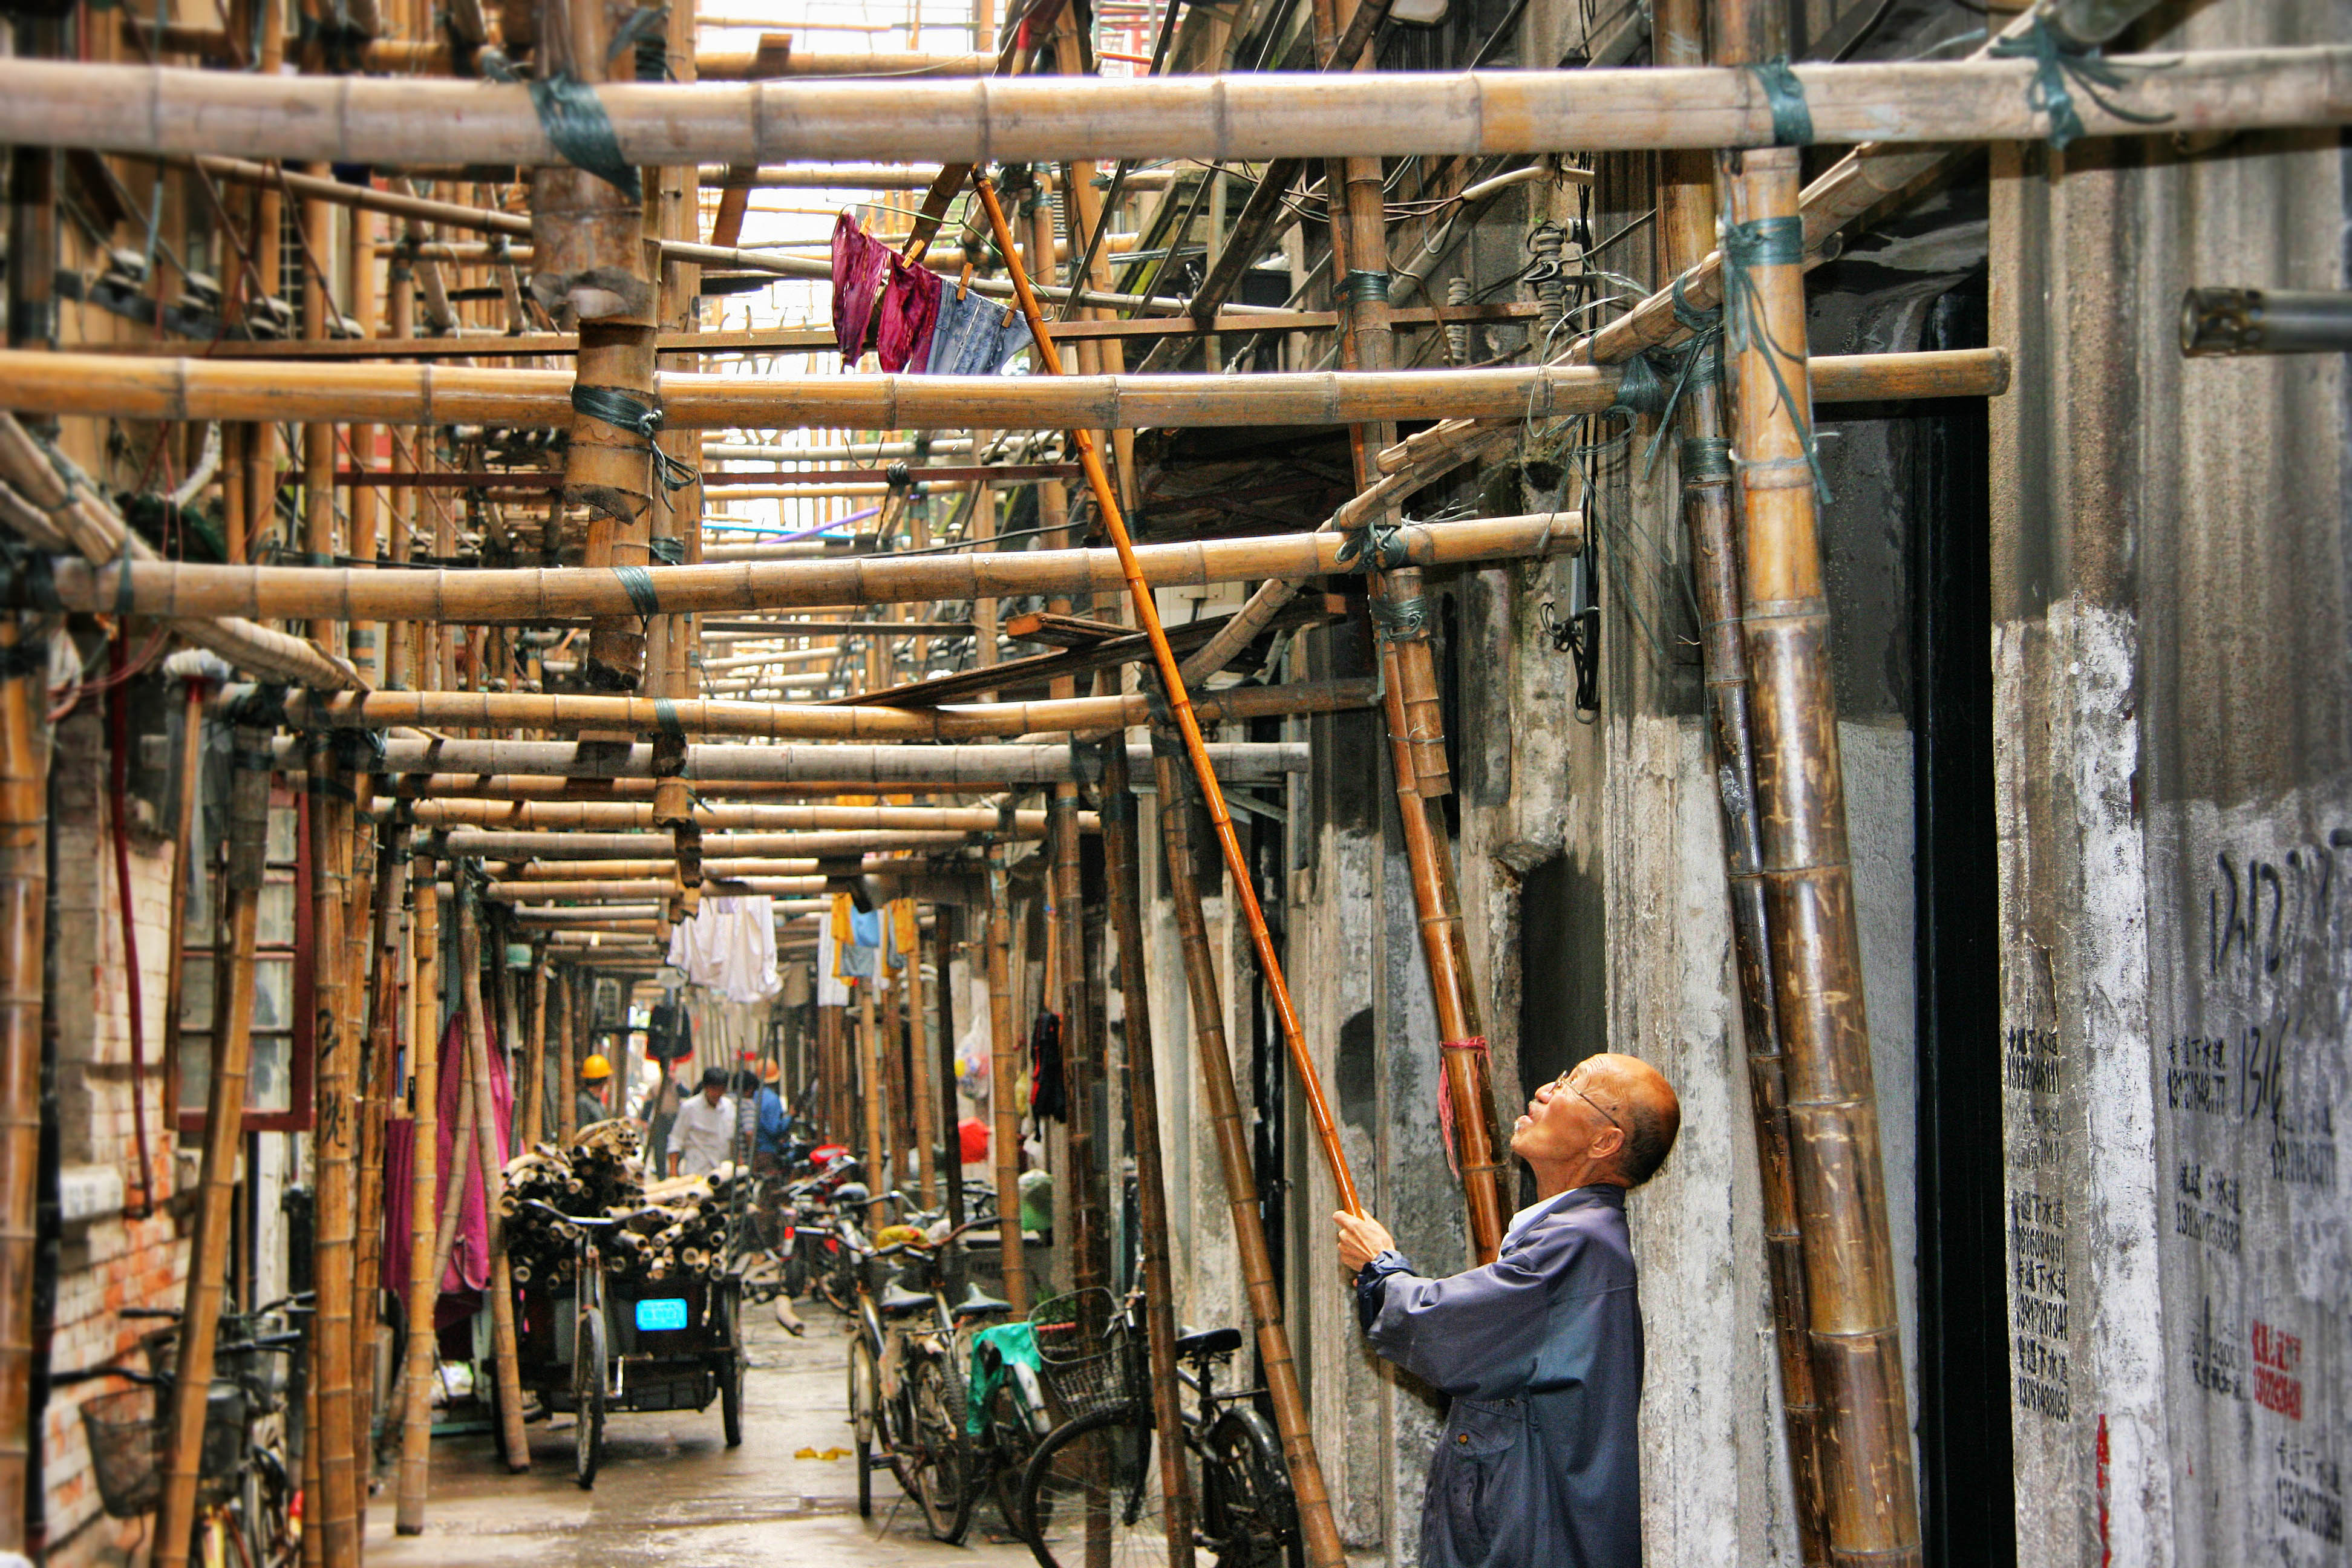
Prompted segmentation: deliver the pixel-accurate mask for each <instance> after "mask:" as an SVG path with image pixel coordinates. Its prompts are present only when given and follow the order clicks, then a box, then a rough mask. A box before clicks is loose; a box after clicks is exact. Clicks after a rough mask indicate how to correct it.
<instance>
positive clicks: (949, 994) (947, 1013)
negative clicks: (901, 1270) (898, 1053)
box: [931, 904, 966, 1250]
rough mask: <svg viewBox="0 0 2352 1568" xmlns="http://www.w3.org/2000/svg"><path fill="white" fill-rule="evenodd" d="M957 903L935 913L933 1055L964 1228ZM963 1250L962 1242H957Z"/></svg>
mask: <svg viewBox="0 0 2352 1568" xmlns="http://www.w3.org/2000/svg"><path fill="white" fill-rule="evenodd" d="M960 914H961V910H960V909H959V907H958V906H956V905H954V904H941V905H940V906H939V907H938V910H937V911H936V913H934V915H933V916H932V920H931V931H932V951H933V952H934V953H935V954H936V955H937V956H936V957H935V958H934V960H933V967H932V970H931V973H932V974H933V975H934V976H936V977H937V979H938V981H939V1004H940V1010H939V1022H940V1044H939V1054H938V1055H937V1056H935V1057H933V1058H931V1060H932V1065H933V1068H934V1071H935V1073H936V1075H937V1082H938V1085H939V1119H940V1120H939V1124H940V1127H941V1128H942V1129H944V1131H942V1132H941V1134H940V1160H941V1162H942V1165H943V1169H942V1172H941V1179H942V1180H943V1181H944V1182H945V1183H946V1185H947V1204H948V1228H949V1229H950V1230H961V1229H962V1228H963V1222H964V1219H965V1217H966V1215H965V1210H964V1199H963V1129H962V1126H961V1123H960V1121H958V1118H957V1116H956V1109H957V1106H956V1047H955V1041H956V1036H955V971H954V969H953V968H952V967H951V964H952V963H953V955H954V952H955V943H956V935H955V933H956V928H957V925H958V923H959V922H958V917H959V915H960ZM952 1245H953V1246H955V1247H957V1249H958V1250H961V1247H962V1243H961V1242H957V1243H953V1244H952Z"/></svg>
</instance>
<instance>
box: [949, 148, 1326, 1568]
mask: <svg viewBox="0 0 2352 1568" xmlns="http://www.w3.org/2000/svg"><path fill="white" fill-rule="evenodd" d="M972 188H973V191H974V192H975V194H976V195H978V196H979V197H980V201H981V205H982V206H983V207H984V208H986V209H987V212H988V219H989V226H990V228H991V229H992V231H993V233H994V234H995V236H996V241H997V247H998V248H999V249H1000V250H1001V251H1003V252H1004V254H1005V259H1006V266H1007V267H1008V268H1009V269H1010V271H1011V273H1012V277H1013V289H1014V291H1015V292H1016V293H1017V294H1018V295H1019V297H1020V300H1021V311H1022V314H1023V315H1024V316H1026V317H1027V318H1028V320H1029V330H1030V333H1031V335H1032V337H1033V338H1034V340H1035V346H1036V351H1037V353H1038V354H1039V355H1040V357H1041V358H1042V360H1043V362H1044V370H1045V374H1049V375H1058V374H1061V363H1060V360H1059V358H1058V356H1057V355H1056V354H1055V350H1054V340H1053V337H1052V334H1051V333H1050V332H1049V331H1047V330H1046V327H1045V318H1044V316H1043V315H1042V314H1041V313H1040V311H1039V310H1038V309H1037V300H1036V298H1035V296H1034V295H1033V294H1031V293H1030V291H1029V285H1028V280H1027V279H1026V278H1025V277H1024V275H1023V273H1022V270H1021V262H1020V259H1019V258H1017V257H1015V256H1013V254H1012V250H1013V237H1012V233H1011V231H1010V230H1009V229H1008V228H1007V227H1006V226H1005V223H1004V214H1003V211H1002V210H1001V209H1000V208H999V207H998V205H997V202H996V192H995V188H994V186H993V185H992V184H990V182H989V180H988V178H987V176H986V175H984V174H975V175H974V177H973V180H972ZM1069 440H1070V443H1071V445H1072V446H1073V447H1076V451H1077V454H1078V458H1079V461H1081V462H1082V463H1084V464H1085V465H1086V468H1087V483H1088V485H1089V487H1090V488H1091V489H1092V490H1093V491H1094V498H1095V505H1096V508H1097V510H1098V511H1099V513H1100V516H1101V521H1102V524H1103V526H1104V528H1105V529H1107V530H1108V532H1109V534H1110V537H1111V542H1112V543H1113V544H1114V545H1115V546H1117V548H1118V552H1119V556H1120V560H1121V563H1122V565H1123V566H1124V567H1125V568H1126V577H1127V583H1128V596H1129V604H1130V605H1132V606H1133V608H1134V611H1135V617H1136V620H1137V621H1138V623H1139V624H1140V625H1141V626H1142V627H1143V630H1144V631H1145V633H1146V634H1147V635H1148V636H1150V638H1151V641H1152V649H1153V652H1154V654H1155V655H1156V656H1157V657H1156V663H1157V665H1158V672H1159V677H1160V690H1161V694H1162V695H1163V697H1164V698H1165V700H1166V701H1167V704H1168V708H1169V710H1170V711H1171V713H1172V714H1173V716H1174V727H1175V730H1176V732H1177V733H1178V734H1179V735H1180V736H1181V739H1182V742H1183V746H1184V750H1185V752H1186V753H1187V755H1188V757H1189V758H1190V761H1191V763H1192V776H1193V779H1194V781H1195V782H1196V783H1197V784H1198V785H1199V787H1200V793H1201V800H1202V805H1204V806H1205V807H1206V808H1207V811H1208V815H1209V822H1210V825H1211V826H1212V828H1213V830H1214V832H1215V833H1216V836H1217V844H1218V847H1219V849H1220V850H1221V851H1222V852H1223V857H1224V862H1225V869H1226V872H1227V874H1228V876H1229V877H1230V878H1231V879H1232V882H1233V885H1234V900H1235V902H1236V903H1237V904H1238V905H1239V906H1240V910H1241V914H1242V917H1243V919H1244V921H1245V922H1246V924H1247V926H1248V928H1249V933H1250V942H1251V945H1252V947H1253V948H1254V949H1255V952H1256V955H1257V961H1258V969H1259V973H1260V975H1261V977H1262V978H1263V979H1264V981H1265V988H1266V992H1267V996H1268V999H1269V1000H1270V1001H1271V1003H1272V1004H1273V1007H1274V1012H1275V1016H1276V1019H1277V1020H1278V1021H1279V1023H1280V1026H1281V1029H1282V1035H1283V1041H1284V1045H1285V1046H1286V1048H1287V1050H1288V1052H1289V1055H1290V1058H1291V1065H1292V1068H1293V1069H1294V1070H1295V1072H1296V1073H1297V1078H1298V1081H1299V1087H1300V1088H1301V1089H1302V1090H1303V1091H1304V1095H1305V1099H1306V1101H1307V1116H1308V1120H1309V1121H1310V1122H1311V1124H1312V1125H1313V1127H1314V1129H1315V1134H1316V1140H1317V1142H1318V1144H1319V1145H1320V1146H1321V1152H1322V1154H1323V1157H1324V1160H1325V1163H1327V1165H1328V1167H1329V1169H1330V1173H1331V1179H1332V1184H1333V1185H1334V1186H1335V1187H1336V1188H1337V1190H1338V1194H1339V1206H1340V1207H1341V1208H1343V1209H1346V1210H1347V1211H1349V1213H1359V1214H1360V1213H1361V1212H1362V1205H1361V1204H1360V1202H1359V1201H1358V1199H1357V1196H1356V1185H1355V1180H1354V1177H1353V1176H1352V1174H1351V1173H1349V1169H1348V1160H1347V1156H1346V1154H1345V1153H1344V1152H1342V1150H1341V1149H1340V1147H1339V1131H1338V1128H1337V1127H1336V1125H1335V1124H1334V1122H1333V1121H1332V1117H1331V1110H1330V1107H1329V1105H1328V1103H1327V1102H1326V1100H1325V1098H1324V1095H1323V1089H1322V1085H1321V1082H1320V1081H1319V1079H1318V1074H1317V1071H1316V1068H1315V1063H1314V1060H1313V1058H1311V1057H1310V1056H1309V1055H1308V1054H1307V1042H1306V1038H1305V1034H1304V1031H1303V1030H1302V1028H1301V1027H1300V1025H1299V1022H1298V1017H1297V1013H1296V1012H1295V1010H1294V1009H1293V1008H1292V1006H1291V1004H1290V994H1289V990H1288V987H1287V986H1286V984H1285V983H1284V980H1283V973H1282V963H1281V961H1280V959H1279V958H1278V957H1277V956H1276V953H1275V951H1274V939H1273V936H1272V934H1271V932H1269V931H1268V930H1267V928H1266V924H1265V913H1264V911H1263V910H1260V909H1259V907H1258V901H1257V889H1256V888H1255V884H1254V883H1253V882H1252V880H1251V874H1250V869H1249V864H1248V862H1247V860H1246V859H1244V857H1243V855H1242V850H1241V841H1240V839H1239V838H1238V837H1235V835H1234V825H1233V817H1232V816H1231V814H1230V813H1229V812H1228V810H1227V808H1226V806H1225V801H1224V795H1223V791H1222V790H1221V789H1220V788H1219V787H1218V784H1217V775H1216V771H1215V769H1214V767H1213V764H1212V763H1211V761H1210V757H1209V753H1208V751H1207V748H1206V746H1205V744H1204V742H1203V741H1202V735H1201V727H1200V723H1199V721H1197V719H1196V718H1195V717H1194V714H1193V710H1192V699H1191V696H1190V694H1189V693H1188V692H1187V691H1186V690H1185V687H1184V681H1183V678H1182V676H1181V675H1180V674H1179V673H1178V671H1177V668H1176V656H1175V655H1174V653H1172V652H1171V650H1170V648H1169V647H1168V638H1167V634H1166V633H1165V632H1164V631H1163V630H1162V629H1161V628H1160V612H1159V608H1158V605H1157V604H1156V602H1155V601H1154V599H1153V597H1152V594H1151V590H1150V586H1149V584H1147V583H1146V581H1145V578H1144V575H1143V573H1142V571H1141V569H1140V566H1139V563H1138V562H1137V560H1136V553H1135V547H1134V545H1133V543H1132V542H1129V538H1128V532H1127V524H1126V521H1125V520H1124V518H1123V517H1122V516H1121V514H1120V510H1119V506H1118V497H1117V496H1116V495H1115V494H1113V493H1112V489H1111V485H1110V479H1109V476H1108V474H1107V473H1106V472H1105V471H1104V469H1103V465H1102V458H1101V455H1100V453H1099V452H1098V451H1097V448H1096V446H1095V443H1094V440H1093V437H1092V436H1091V435H1090V433H1089V432H1088V431H1087V430H1086V429H1083V428H1078V429H1073V430H1072V431H1071V432H1070V434H1069ZM1168 784H1169V781H1168V779H1167V778H1166V777H1165V776H1164V775H1163V777H1162V780H1161V791H1162V795H1163V798H1165V796H1166V795H1167V793H1168ZM1170 863H1171V865H1187V864H1190V862H1189V861H1185V860H1181V859H1178V858H1175V857H1172V856H1171V859H1170ZM1171 880H1173V881H1180V882H1181V881H1186V880H1188V879H1184V878H1173V879H1171ZM1069 915H1070V917H1071V918H1074V919H1075V918H1077V915H1078V911H1077V910H1070V911H1069ZM1225 1081H1226V1084H1227V1085H1228V1086H1230V1083H1231V1079H1230V1078H1228V1079H1226V1080H1225ZM1229 1175H1230V1173H1229ZM1252 1199H1253V1203H1254V1202H1255V1193H1253V1194H1252ZM1251 1217H1252V1220H1253V1222H1255V1214H1254V1213H1253V1215H1252V1216H1251ZM1236 1228H1237V1229H1238V1228H1240V1227H1239V1226H1236ZM1260 1244H1261V1248H1262V1247H1263V1237H1261V1238H1260ZM1263 1323H1264V1319H1263V1318H1261V1352H1262V1354H1261V1359H1262V1361H1263V1362H1264V1371H1265V1377H1266V1386H1267V1392H1268V1394H1270V1396H1271V1397H1272V1399H1273V1401H1274V1405H1275V1408H1276V1425H1277V1426H1280V1427H1281V1428H1282V1429H1283V1446H1284V1450H1285V1456H1286V1458H1287V1460H1288V1461H1289V1465H1290V1471H1291V1488H1292V1491H1293V1493H1294V1495H1295V1496H1296V1498H1297V1504H1298V1510H1299V1519H1300V1528H1301V1534H1302V1536H1303V1538H1304V1541H1305V1544H1306V1556H1307V1562H1308V1563H1310V1564H1312V1565H1313V1568H1341V1565H1342V1564H1344V1563H1345V1562H1346V1560H1347V1554H1346V1551H1345V1549H1344V1547H1343V1546H1342V1545H1341V1542H1340V1540H1339V1527H1338V1525H1337V1524H1336V1523H1335V1522H1334V1521H1333V1519H1332V1515H1331V1502H1330V1498H1329V1495H1328V1493H1327V1492H1326V1491H1325V1489H1324V1486H1323V1476H1322V1468H1321V1466H1320V1464H1319V1463H1318V1461H1317V1459H1316V1458H1315V1454H1314V1439H1313V1436H1312V1434H1311V1432H1310V1431H1309V1429H1308V1427H1307V1410H1306V1405H1305V1401H1304V1399H1303V1396H1302V1395H1301V1393H1300V1390H1299V1388H1298V1386H1297V1382H1296V1380H1295V1374H1291V1373H1290V1368H1289V1363H1288V1356H1287V1346H1286V1345H1281V1346H1279V1347H1278V1348H1280V1349H1282V1350H1283V1351H1284V1352H1285V1354H1284V1356H1283V1358H1282V1363H1283V1366H1282V1370H1283V1372H1284V1373H1286V1374H1289V1375H1290V1381H1289V1382H1288V1383H1287V1384H1286V1385H1281V1384H1277V1382H1276V1358H1275V1357H1274V1355H1273V1354H1271V1353H1270V1350H1271V1348H1277V1347H1268V1346H1266V1345H1265V1343H1264V1332H1263ZM1276 1333H1277V1337H1278V1335H1279V1327H1278V1324H1277V1328H1276Z"/></svg>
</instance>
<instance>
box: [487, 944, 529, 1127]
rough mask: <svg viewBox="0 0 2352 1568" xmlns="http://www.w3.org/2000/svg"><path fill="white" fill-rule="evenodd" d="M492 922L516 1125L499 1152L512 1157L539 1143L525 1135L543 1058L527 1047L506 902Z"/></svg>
mask: <svg viewBox="0 0 2352 1568" xmlns="http://www.w3.org/2000/svg"><path fill="white" fill-rule="evenodd" d="M488 917H489V919H488V925H489V928H490V929H489V948H490V952H489V959H490V986H491V994H492V995H493V996H495V997H496V999H497V1008H498V1015H497V1016H498V1024H499V1055H500V1056H502V1057H503V1058H506V1064H507V1088H508V1089H509V1092H510V1093H511V1094H512V1095H513V1096H514V1124H513V1126H512V1127H511V1128H509V1132H510V1133H511V1136H510V1137H509V1139H508V1141H507V1142H508V1144H509V1146H508V1147H507V1148H504V1149H502V1150H500V1151H499V1152H500V1153H501V1154H503V1155H504V1156H505V1157H506V1158H507V1159H509V1160H511V1159H512V1158H514V1157H515V1155H517V1154H518V1153H520V1152H522V1151H523V1150H525V1149H528V1148H530V1145H531V1143H532V1142H535V1141H534V1140H532V1139H531V1138H530V1137H528V1136H526V1135H525V1132H524V1129H526V1128H527V1127H529V1126H530V1122H531V1121H532V1117H531V1113H530V1104H531V1101H532V1100H536V1099H537V1098H538V1097H539V1089H540V1086H539V1061H538V1058H535V1057H533V1056H532V1055H531V1054H530V1053H529V1052H527V1051H525V1050H524V1049H523V1038H522V1025H521V1021H520V1018H519V1017H518V1016H516V1015H517V1011H518V1008H517V1003H518V1001H519V1000H520V999H519V998H518V997H517V996H516V994H515V973H514V971H513V970H511V969H509V968H508V967H507V944H508V942H509V941H510V940H511V939H512V938H513V935H514V921H513V917H512V914H511V913H510V912H509V910H508V908H507V906H506V905H504V904H492V905H491V906H490V907H489V910H488Z"/></svg>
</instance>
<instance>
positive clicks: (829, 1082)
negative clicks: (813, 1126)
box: [816, 1004, 849, 1141]
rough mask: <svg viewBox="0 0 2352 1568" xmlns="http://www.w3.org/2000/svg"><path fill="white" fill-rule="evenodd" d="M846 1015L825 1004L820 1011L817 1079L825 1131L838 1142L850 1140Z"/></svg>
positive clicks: (820, 1006)
mask: <svg viewBox="0 0 2352 1568" xmlns="http://www.w3.org/2000/svg"><path fill="white" fill-rule="evenodd" d="M844 1011H845V1009H844V1008H842V1007H839V1006H828V1005H822V1004H821V1005H819V1006H818V1007H817V1010H816V1059H817V1076H818V1078H819V1079H821V1080H822V1085H823V1089H824V1131H825V1136H827V1137H828V1138H832V1139H834V1140H835V1141H840V1140H844V1139H846V1138H847V1137H848V1136H849V1061H848V1054H847V1053H846V1052H845V1051H844V1050H843V1049H842V1041H841V1032H842V1023H843V1019H842V1014H843V1013H844Z"/></svg>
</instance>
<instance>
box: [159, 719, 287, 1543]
mask: <svg viewBox="0 0 2352 1568" xmlns="http://www.w3.org/2000/svg"><path fill="white" fill-rule="evenodd" d="M263 735H264V731H260V730H257V729H253V728H250V727H247V726H240V727H239V728H238V730H237V731H236V740H237V743H236V755H237V757H238V758H239V759H246V758H251V757H254V756H255V755H256V754H257V753H258V752H259V751H260V746H261V741H262V738H263ZM188 787H189V793H190V794H191V795H193V794H194V787H195V781H194V778H191V779H190V780H189V781H188ZM268 816H269V770H268V768H267V767H259V768H255V767H243V766H240V767H237V768H236V770H235V771H234V772H233V773H231V774H230V777H229V799H228V832H229V850H228V876H227V882H226V888H227V898H226V905H227V908H226V911H225V914H226V924H227V926H228V931H229V960H228V965H227V978H228V985H227V988H226V992H225V994H223V995H222V996H221V997H220V998H219V1009H218V1013H217V1016H216V1017H215V1026H214V1030H213V1041H214V1045H213V1061H212V1079H211V1082H210V1084H209V1085H208V1086H207V1088H206V1090H205V1151H204V1163H203V1164H202V1166H201V1167H200V1169H199V1173H198V1175H197V1178H196V1192H197V1198H196V1228H195V1236H194V1240H193V1241H192V1242H191V1243H190V1245H189V1250H188V1284H187V1295H186V1299H185V1303H184V1308H183V1310H182V1312H181V1314H180V1346H179V1350H180V1356H179V1365H178V1368H177V1371H176V1374H175V1379H174V1382H173V1390H172V1400H171V1413H170V1422H171V1425H170V1426H169V1428H168V1431H169V1433H170V1437H169V1442H168V1445H167V1447H166V1449H165V1459H164V1467H163V1501H162V1505H161V1509H160V1511H159V1514H158V1517H157V1521H156V1534H155V1562H156V1563H158V1564H169V1565H172V1568H178V1565H179V1564H183V1563H186V1562H187V1560H188V1546H189V1542H190V1541H191V1540H192V1539H193V1536H194V1524H195V1517H196V1482H197V1479H198V1478H199V1474H200V1472H201V1469H202V1465H203V1459H204V1443H205V1407H206V1403H207V1400H206V1395H207V1394H208V1392H209V1390H210V1388H211V1386H212V1375H213V1347H214V1343H215V1339H216V1336H217V1335H218V1333H219V1331H220V1315H221V1305H222V1296H223V1293H224V1289H225V1287H226V1279H227V1270H228V1248H229V1218H230V1210H231V1208H232V1206H233V1205H234V1203H235V1200H236V1175H237V1159H238V1153H239V1151H241V1150H242V1149H243V1148H244V1132H245V1094H246V1081H247V1078H248V1076H249V1074H250V1070H251V1067H252V1061H253V986H254V978H253V954H254V942H255V933H256V931H257V914H258V910H259V906H260V895H261V884H262V881H263V870H264V864H263V862H264V852H265V850H266V848H267V844H266V840H267V838H268V826H269V824H268Z"/></svg>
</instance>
